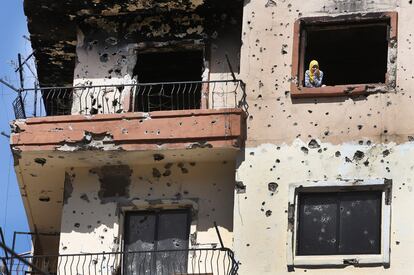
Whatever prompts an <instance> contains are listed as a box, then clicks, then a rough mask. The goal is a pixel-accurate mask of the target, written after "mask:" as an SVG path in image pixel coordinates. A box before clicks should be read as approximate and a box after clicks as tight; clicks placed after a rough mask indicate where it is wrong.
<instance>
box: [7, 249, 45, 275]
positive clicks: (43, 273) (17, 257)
mask: <svg viewBox="0 0 414 275" xmlns="http://www.w3.org/2000/svg"><path fill="white" fill-rule="evenodd" d="M0 247H1V248H3V249H4V251H7V252H8V253H9V254H10V255H11V257H12V258H16V259H18V260H19V261H21V262H22V263H24V264H25V265H27V266H29V267H30V268H31V269H32V270H34V271H36V272H38V273H39V274H42V275H48V274H49V273H47V272H44V271H42V270H40V269H39V268H37V267H36V266H34V265H32V264H31V263H30V262H29V261H27V260H26V259H25V258H23V257H21V256H20V255H18V254H17V253H16V252H14V251H13V250H11V249H10V248H8V247H7V246H6V245H5V244H4V243H3V242H0ZM11 270H12V269H11V268H10V271H11Z"/></svg>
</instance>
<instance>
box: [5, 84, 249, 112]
mask: <svg viewBox="0 0 414 275" xmlns="http://www.w3.org/2000/svg"><path fill="white" fill-rule="evenodd" d="M244 88H245V85H244V83H243V82H242V81H241V80H217V81H187V82H162V83H138V84H122V85H103V86H74V87H42V88H39V87H36V88H33V89H24V90H19V91H18V96H17V98H16V99H15V100H14V102H13V109H14V113H15V116H16V118H26V117H32V116H33V117H37V116H57V115H70V114H110V113H123V112H152V111H168V110H188V109H205V108H210V109H219V108H235V107H242V105H243V104H244V102H245V98H246V95H245V89H244Z"/></svg>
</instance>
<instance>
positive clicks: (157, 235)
mask: <svg viewBox="0 0 414 275" xmlns="http://www.w3.org/2000/svg"><path fill="white" fill-rule="evenodd" d="M190 225H191V218H190V210H189V209H180V210H159V211H140V212H127V213H126V220H125V252H134V253H130V254H127V255H126V256H125V258H124V272H125V274H163V273H162V271H163V270H169V271H173V272H176V273H177V274H181V273H186V271H187V256H188V252H187V251H185V250H186V249H188V245H189V243H188V239H189V234H190ZM160 250H163V251H164V252H157V251H160ZM165 250H167V251H165ZM174 250H179V251H174Z"/></svg>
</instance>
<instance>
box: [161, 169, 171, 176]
mask: <svg viewBox="0 0 414 275" xmlns="http://www.w3.org/2000/svg"><path fill="white" fill-rule="evenodd" d="M162 175H163V176H164V177H168V176H170V175H171V170H165V172H164V173H163V174H162Z"/></svg>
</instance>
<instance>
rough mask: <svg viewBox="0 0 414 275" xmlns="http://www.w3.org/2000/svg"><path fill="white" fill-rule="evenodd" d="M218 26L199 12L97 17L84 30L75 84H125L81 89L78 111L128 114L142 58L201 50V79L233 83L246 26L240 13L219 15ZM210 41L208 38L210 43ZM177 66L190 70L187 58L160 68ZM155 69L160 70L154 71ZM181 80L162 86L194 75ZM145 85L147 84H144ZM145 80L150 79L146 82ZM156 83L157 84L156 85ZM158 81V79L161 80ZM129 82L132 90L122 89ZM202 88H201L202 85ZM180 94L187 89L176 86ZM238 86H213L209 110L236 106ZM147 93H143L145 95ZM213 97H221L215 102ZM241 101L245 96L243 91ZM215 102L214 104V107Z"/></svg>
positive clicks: (79, 34) (81, 30)
mask: <svg viewBox="0 0 414 275" xmlns="http://www.w3.org/2000/svg"><path fill="white" fill-rule="evenodd" d="M238 9H240V8H238ZM217 17H218V18H217V19H216V20H217V21H218V23H217V22H214V23H213V22H211V20H210V19H208V18H205V17H203V16H201V15H199V14H197V13H194V12H187V13H172V12H171V13H163V14H160V15H154V16H133V15H125V16H117V17H102V18H95V17H91V18H89V19H85V20H84V21H82V23H81V24H79V26H78V31H77V40H78V43H77V46H76V60H77V62H76V66H75V68H74V81H73V83H74V85H75V86H83V85H86V86H89V85H119V86H117V87H115V88H114V87H106V88H94V89H87V90H82V89H77V90H75V93H74V98H73V103H72V113H81V114H90V113H92V114H95V113H114V112H127V111H131V110H129V109H128V105H129V104H130V102H129V101H128V100H129V98H130V97H131V94H134V93H136V92H137V91H136V89H137V88H134V87H133V86H130V85H131V84H134V83H137V82H138V78H139V77H137V72H136V71H135V69H136V66H137V61H138V58H139V55H140V54H143V53H144V54H145V53H174V52H194V51H198V52H200V53H201V54H200V60H198V61H196V62H198V63H200V67H201V68H200V72H199V79H197V81H200V80H202V81H209V80H232V79H233V77H232V73H231V70H230V67H229V65H228V62H227V59H226V55H227V57H228V59H229V62H230V64H231V66H232V69H233V73H235V75H236V76H238V72H239V67H240V47H241V42H240V35H241V22H240V20H241V19H240V14H239V12H237V13H235V14H233V15H231V14H225V13H223V14H219V15H217ZM206 37H208V39H205V38H206ZM168 62H174V63H176V64H174V65H173V66H176V67H177V66H178V67H177V68H179V66H188V64H187V63H188V62H187V63H186V62H185V60H174V61H171V60H166V61H165V63H161V64H159V68H158V69H159V70H160V71H162V70H163V68H164V67H168V66H170V67H171V65H172V64H168ZM181 69H182V70H184V71H185V70H187V72H186V73H187V74H189V73H191V74H194V70H197V68H181ZM153 70H156V68H154V69H153ZM186 73H183V74H184V75H181V76H180V79H178V80H171V79H162V80H160V81H159V82H169V81H183V80H186V81H189V80H194V79H188V75H185V74H186ZM140 82H143V81H140ZM144 82H145V81H144ZM150 82H154V81H150ZM156 82H158V81H156ZM122 84H124V85H125V84H126V85H127V86H121V85H122ZM200 85H201V84H200ZM141 89H142V91H141V90H139V92H138V94H139V96H144V97H145V93H146V92H148V90H150V88H149V87H147V88H146V89H144V88H141ZM174 89H175V93H180V91H181V90H180V89H182V87H181V86H180V87H174ZM234 89H235V87H234V86H233V85H228V86H226V85H224V84H221V83H217V84H214V85H213V84H212V85H210V95H209V96H208V98H209V101H210V104H209V107H210V108H212V107H215V108H224V107H235V103H234V102H235V100H234V94H232V91H234ZM141 93H143V94H141ZM213 96H215V98H214V99H213ZM238 96H239V97H241V96H242V94H241V93H240V92H239V95H238ZM213 102H214V106H213Z"/></svg>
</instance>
